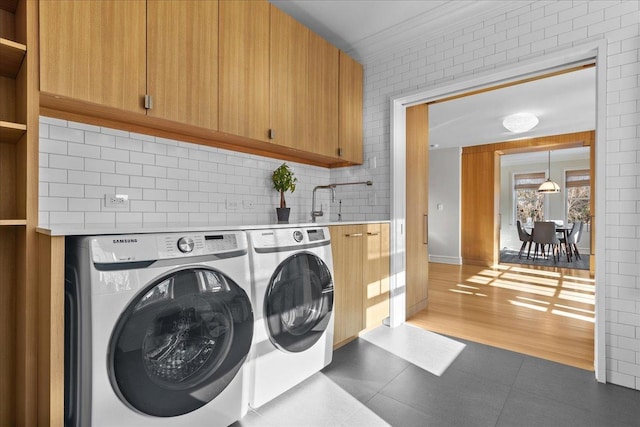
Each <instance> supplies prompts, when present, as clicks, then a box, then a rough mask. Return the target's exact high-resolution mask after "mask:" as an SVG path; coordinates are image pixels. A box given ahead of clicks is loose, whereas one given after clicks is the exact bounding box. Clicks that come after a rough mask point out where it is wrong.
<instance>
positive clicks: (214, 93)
mask: <svg viewBox="0 0 640 427" xmlns="http://www.w3.org/2000/svg"><path fill="white" fill-rule="evenodd" d="M147 9H148V10H147V34H148V39H147V76H148V82H147V87H148V89H147V90H148V93H149V95H151V96H152V97H153V108H152V109H150V110H148V112H147V114H148V115H149V116H152V117H159V118H164V119H168V120H172V121H175V122H180V123H185V124H190V125H194V126H199V127H203V128H207V129H217V127H218V1H217V0H153V1H149V2H147Z"/></svg>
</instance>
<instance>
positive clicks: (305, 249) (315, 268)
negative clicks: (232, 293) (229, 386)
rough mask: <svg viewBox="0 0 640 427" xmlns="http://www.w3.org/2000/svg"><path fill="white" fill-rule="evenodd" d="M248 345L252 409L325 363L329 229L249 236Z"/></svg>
mask: <svg viewBox="0 0 640 427" xmlns="http://www.w3.org/2000/svg"><path fill="white" fill-rule="evenodd" d="M247 234H248V236H249V246H250V251H249V252H250V254H251V257H250V259H251V271H252V286H253V287H252V292H253V295H254V313H255V326H254V343H253V354H252V357H251V384H252V386H251V388H250V389H251V392H250V395H249V405H250V406H251V407H253V408H258V407H260V406H262V405H263V404H265V403H267V402H268V401H270V400H272V399H273V398H275V397H276V396H278V395H280V394H282V393H284V392H285V391H287V390H289V389H290V388H292V387H293V386H295V385H296V384H298V383H300V382H302V381H303V380H305V379H306V378H308V377H310V376H311V375H313V374H314V373H316V372H318V371H320V370H321V369H322V368H324V367H325V366H327V365H328V364H329V363H330V362H331V358H332V356H333V259H332V255H331V240H330V236H329V229H328V228H326V227H316V228H280V229H273V230H250V231H247Z"/></svg>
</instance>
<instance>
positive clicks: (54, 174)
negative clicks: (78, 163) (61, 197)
mask: <svg viewBox="0 0 640 427" xmlns="http://www.w3.org/2000/svg"><path fill="white" fill-rule="evenodd" d="M40 179H42V180H43V181H47V182H65V183H66V182H67V170H66V169H50V168H43V167H41V168H40Z"/></svg>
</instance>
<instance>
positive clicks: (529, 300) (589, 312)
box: [407, 263, 595, 371]
mask: <svg viewBox="0 0 640 427" xmlns="http://www.w3.org/2000/svg"><path fill="white" fill-rule="evenodd" d="M594 304H595V282H594V280H593V278H591V277H589V272H588V271H585V270H577V269H576V270H572V269H561V268H549V267H527V266H521V265H511V264H503V265H499V266H495V267H478V266H469V265H462V266H458V265H448V264H437V263H429V305H428V307H427V308H426V309H425V310H422V311H420V312H419V313H417V314H416V315H414V316H413V317H412V318H410V319H409V320H408V321H407V322H408V323H411V324H413V325H415V326H419V327H421V328H424V329H427V330H430V331H433V332H437V333H441V334H446V335H449V336H453V337H459V338H464V339H467V340H470V341H475V342H479V343H483V344H487V345H491V346H494V347H500V348H503V349H507V350H512V351H515V352H518V353H524V354H528V355H531V356H536V357H541V358H544V359H548V360H553V361H555V362H559V363H563V364H566V365H571V366H575V367H578V368H582V369H587V370H591V371H593V346H594V338H593V336H594V317H595V305H594Z"/></svg>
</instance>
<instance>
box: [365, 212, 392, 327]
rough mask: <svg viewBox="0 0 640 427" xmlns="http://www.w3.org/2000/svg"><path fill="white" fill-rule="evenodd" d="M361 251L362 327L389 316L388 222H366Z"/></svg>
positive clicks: (371, 325) (380, 321) (372, 325)
mask: <svg viewBox="0 0 640 427" xmlns="http://www.w3.org/2000/svg"><path fill="white" fill-rule="evenodd" d="M365 227H366V229H367V235H366V240H365V242H366V245H365V249H364V251H363V255H364V260H363V270H362V271H363V276H364V295H363V296H364V302H363V304H364V327H365V328H372V327H375V326H378V325H380V324H382V321H383V320H384V319H385V318H386V317H387V316H389V224H367V225H366V226H365Z"/></svg>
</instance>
